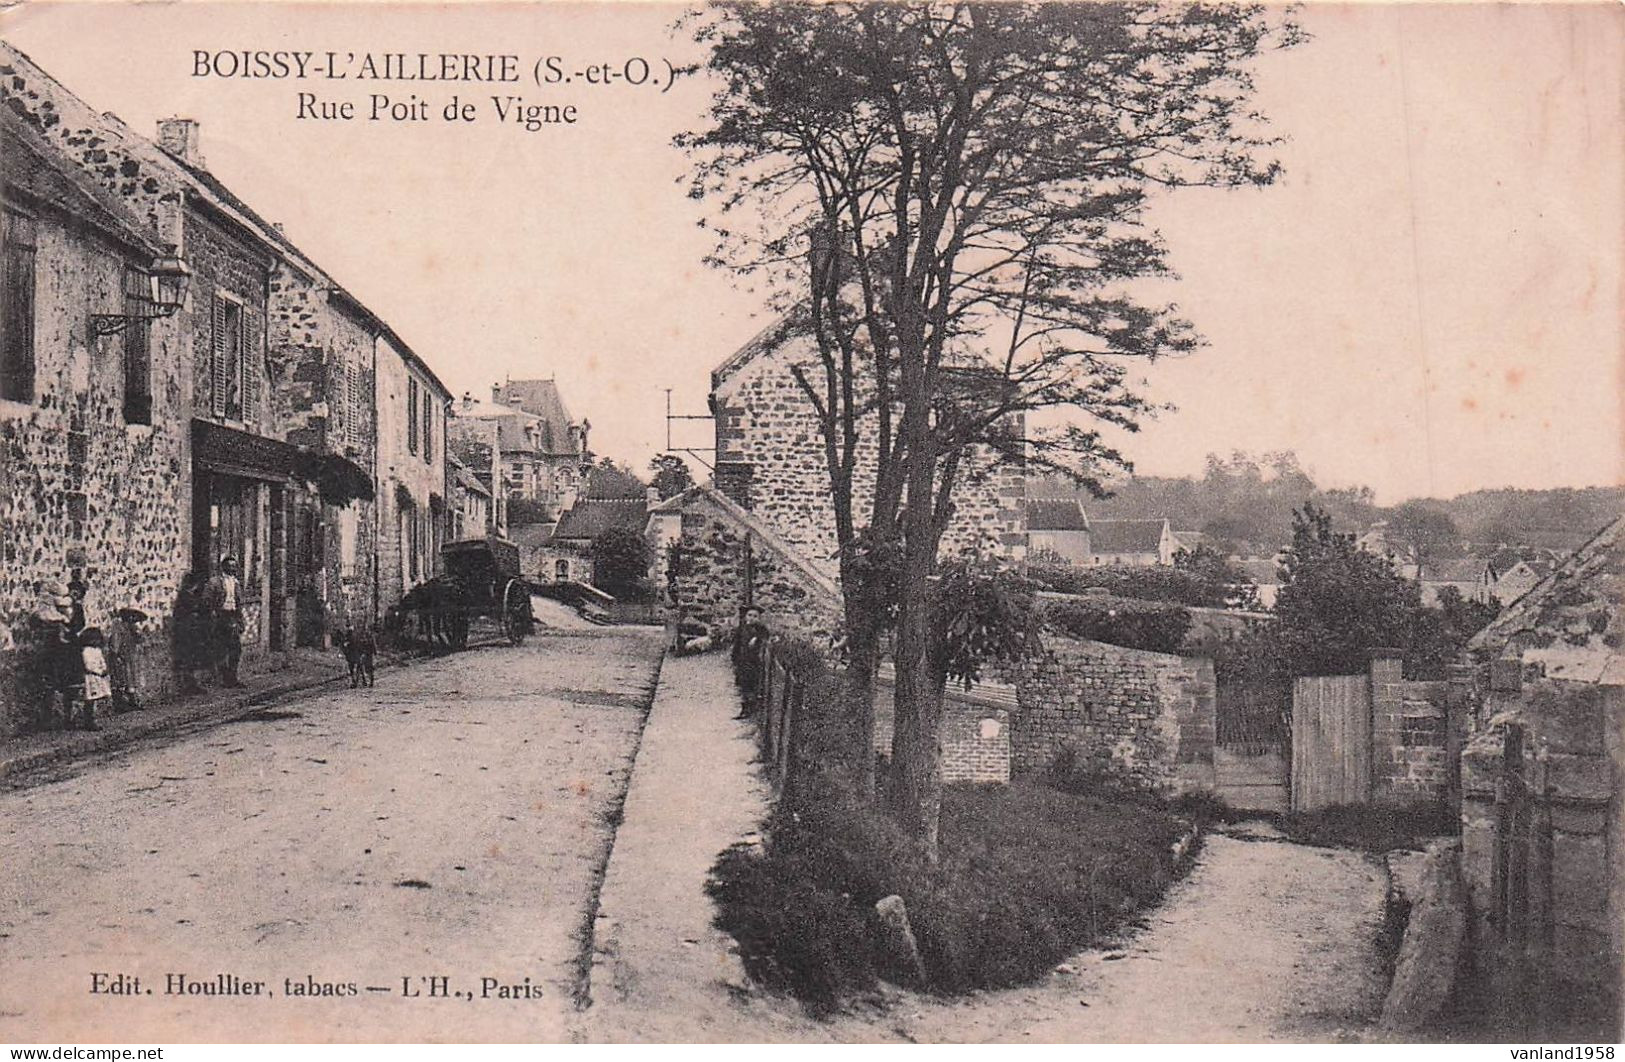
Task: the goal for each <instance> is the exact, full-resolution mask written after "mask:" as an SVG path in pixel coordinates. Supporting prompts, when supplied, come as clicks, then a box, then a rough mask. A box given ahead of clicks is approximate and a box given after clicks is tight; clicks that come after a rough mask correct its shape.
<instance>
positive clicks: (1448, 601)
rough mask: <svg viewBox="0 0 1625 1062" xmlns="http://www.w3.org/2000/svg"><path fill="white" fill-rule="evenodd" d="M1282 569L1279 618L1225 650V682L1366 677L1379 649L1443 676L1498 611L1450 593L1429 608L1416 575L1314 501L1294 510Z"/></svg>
mask: <svg viewBox="0 0 1625 1062" xmlns="http://www.w3.org/2000/svg"><path fill="white" fill-rule="evenodd" d="M1281 567H1282V572H1283V581H1282V583H1281V589H1280V592H1279V594H1278V596H1277V597H1276V600H1275V616H1276V621H1275V622H1274V623H1273V624H1271V625H1268V626H1266V627H1262V628H1260V629H1258V630H1256V631H1254V632H1252V633H1250V634H1249V635H1247V636H1246V637H1244V638H1242V639H1241V640H1239V641H1237V642H1233V643H1230V644H1228V645H1226V646H1225V647H1224V648H1223V651H1222V652H1221V653H1220V654H1219V655H1218V657H1217V659H1216V660H1215V664H1216V666H1217V668H1218V671H1219V674H1220V678H1221V679H1226V678H1243V679H1249V680H1259V681H1266V682H1283V683H1284V682H1286V681H1288V680H1290V679H1292V678H1294V677H1296V676H1299V675H1351V674H1358V673H1360V672H1363V671H1365V670H1366V668H1367V667H1368V665H1369V662H1370V656H1371V650H1372V649H1376V648H1394V649H1398V650H1400V651H1401V653H1402V655H1403V656H1404V658H1405V663H1406V673H1407V674H1408V675H1410V676H1411V677H1413V678H1423V677H1439V675H1440V674H1441V672H1442V670H1443V667H1444V665H1445V664H1446V663H1448V662H1449V661H1450V660H1451V659H1453V658H1454V657H1455V655H1456V654H1457V653H1458V652H1459V651H1460V650H1461V648H1462V647H1463V646H1464V645H1465V644H1466V642H1467V640H1468V639H1469V638H1471V637H1472V635H1473V634H1474V633H1476V632H1477V631H1478V630H1479V629H1480V628H1481V627H1482V626H1483V625H1484V624H1486V623H1488V622H1489V619H1490V618H1493V616H1494V614H1495V610H1494V607H1493V606H1485V605H1478V604H1475V603H1471V602H1466V601H1463V600H1462V599H1461V596H1460V595H1459V594H1456V593H1453V592H1452V591H1449V590H1447V591H1446V592H1444V593H1443V594H1442V595H1441V598H1440V607H1439V608H1428V607H1425V606H1423V604H1422V599H1421V589H1420V587H1419V586H1418V585H1417V584H1416V583H1415V582H1413V581H1411V580H1409V579H1406V578H1404V577H1403V576H1401V575H1400V574H1399V572H1398V571H1397V570H1396V569H1395V568H1394V565H1393V562H1392V561H1390V560H1388V559H1387V558H1386V557H1381V556H1378V555H1376V554H1374V553H1371V552H1368V551H1366V550H1363V549H1360V548H1359V547H1358V546H1356V545H1355V544H1354V536H1353V535H1349V534H1342V533H1339V532H1337V531H1334V530H1333V529H1332V522H1331V517H1330V516H1329V515H1328V514H1327V513H1326V512H1325V511H1324V510H1322V509H1319V508H1317V507H1316V506H1314V505H1312V504H1311V505H1305V506H1304V508H1303V510H1302V511H1301V512H1299V513H1296V514H1294V526H1293V536H1292V545H1291V547H1290V548H1289V549H1288V550H1287V551H1286V554H1285V556H1284V559H1283V561H1282V566H1281Z"/></svg>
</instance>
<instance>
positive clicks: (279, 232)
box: [271, 221, 288, 236]
mask: <svg viewBox="0 0 1625 1062" xmlns="http://www.w3.org/2000/svg"><path fill="white" fill-rule="evenodd" d="M271 227H272V228H273V229H275V230H276V234H277V235H278V236H286V235H287V234H288V230H287V229H285V228H283V227H282V222H280V221H273V222H271Z"/></svg>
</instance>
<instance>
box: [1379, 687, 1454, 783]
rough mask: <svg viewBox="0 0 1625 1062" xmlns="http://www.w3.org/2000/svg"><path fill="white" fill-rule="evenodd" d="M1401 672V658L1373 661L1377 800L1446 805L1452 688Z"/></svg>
mask: <svg viewBox="0 0 1625 1062" xmlns="http://www.w3.org/2000/svg"><path fill="white" fill-rule="evenodd" d="M1400 669H1401V663H1400V661H1399V660H1396V659H1391V658H1386V657H1384V658H1379V659H1375V660H1372V661H1371V753H1372V755H1371V798H1372V801H1373V803H1378V804H1384V803H1386V804H1411V803H1416V802H1418V801H1434V800H1441V799H1443V798H1444V796H1445V794H1446V792H1447V790H1448V787H1449V782H1450V766H1449V763H1448V759H1449V753H1448V749H1447V748H1446V745H1447V742H1448V727H1449V719H1448V715H1447V713H1446V711H1445V690H1446V688H1447V684H1446V683H1444V682H1417V681H1414V680H1407V679H1404V678H1402V677H1401V674H1400Z"/></svg>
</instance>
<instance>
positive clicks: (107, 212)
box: [0, 107, 162, 255]
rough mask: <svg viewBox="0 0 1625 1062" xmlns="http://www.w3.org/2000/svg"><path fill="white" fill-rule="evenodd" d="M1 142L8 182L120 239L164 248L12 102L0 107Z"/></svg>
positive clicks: (148, 248)
mask: <svg viewBox="0 0 1625 1062" xmlns="http://www.w3.org/2000/svg"><path fill="white" fill-rule="evenodd" d="M0 146H3V147H4V151H3V152H0V154H3V155H4V157H5V160H6V165H5V169H4V171H0V178H3V179H4V182H5V185H6V186H7V187H8V188H10V189H13V190H15V191H16V192H19V193H21V194H22V195H24V196H26V197H28V198H31V199H34V200H36V201H38V202H41V203H44V204H46V205H49V206H52V207H55V208H56V209H57V210H59V211H61V212H62V213H64V214H67V215H68V216H69V217H73V218H78V219H79V220H81V221H83V222H85V223H86V224H89V225H92V226H94V227H95V228H97V229H99V230H101V231H102V232H103V233H105V234H106V235H108V236H111V237H113V238H114V239H115V240H117V241H118V242H120V243H124V244H128V245H130V246H131V247H132V248H136V249H139V250H140V251H142V252H145V253H147V254H152V255H156V254H158V253H160V252H161V250H162V248H160V247H158V246H157V244H156V242H155V241H154V240H153V239H152V238H151V237H150V236H148V235H147V234H146V233H145V232H144V231H142V229H141V226H140V224H139V223H138V222H137V221H136V219H135V218H134V217H132V216H131V215H130V213H129V211H127V210H125V209H124V208H123V207H122V206H121V205H119V204H118V203H116V202H114V201H113V199H112V197H111V196H109V195H107V193H106V192H105V191H104V190H103V189H102V188H101V187H100V186H99V185H97V184H95V183H94V182H92V181H91V180H90V179H89V178H87V177H86V176H85V174H84V171H82V170H80V169H79V168H78V167H76V166H69V165H65V164H64V163H62V162H61V161H60V160H59V159H57V157H56V155H55V154H54V153H53V152H52V151H51V149H50V147H49V146H48V145H47V144H46V143H44V142H43V141H42V140H41V139H40V137H39V134H37V133H35V132H34V131H33V130H32V129H30V128H29V127H28V125H27V124H26V123H25V122H23V121H22V119H21V118H19V117H18V116H17V115H16V114H15V113H14V112H13V111H12V110H11V109H10V108H9V107H0Z"/></svg>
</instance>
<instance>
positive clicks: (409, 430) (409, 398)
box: [406, 379, 418, 454]
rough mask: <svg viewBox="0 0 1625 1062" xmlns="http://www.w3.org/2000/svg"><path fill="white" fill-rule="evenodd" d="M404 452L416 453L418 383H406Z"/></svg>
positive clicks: (409, 381) (411, 381) (412, 381)
mask: <svg viewBox="0 0 1625 1062" xmlns="http://www.w3.org/2000/svg"><path fill="white" fill-rule="evenodd" d="M406 452H407V453H412V454H415V453H417V452H418V382H417V381H416V380H410V379H409V380H407V381H406Z"/></svg>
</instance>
